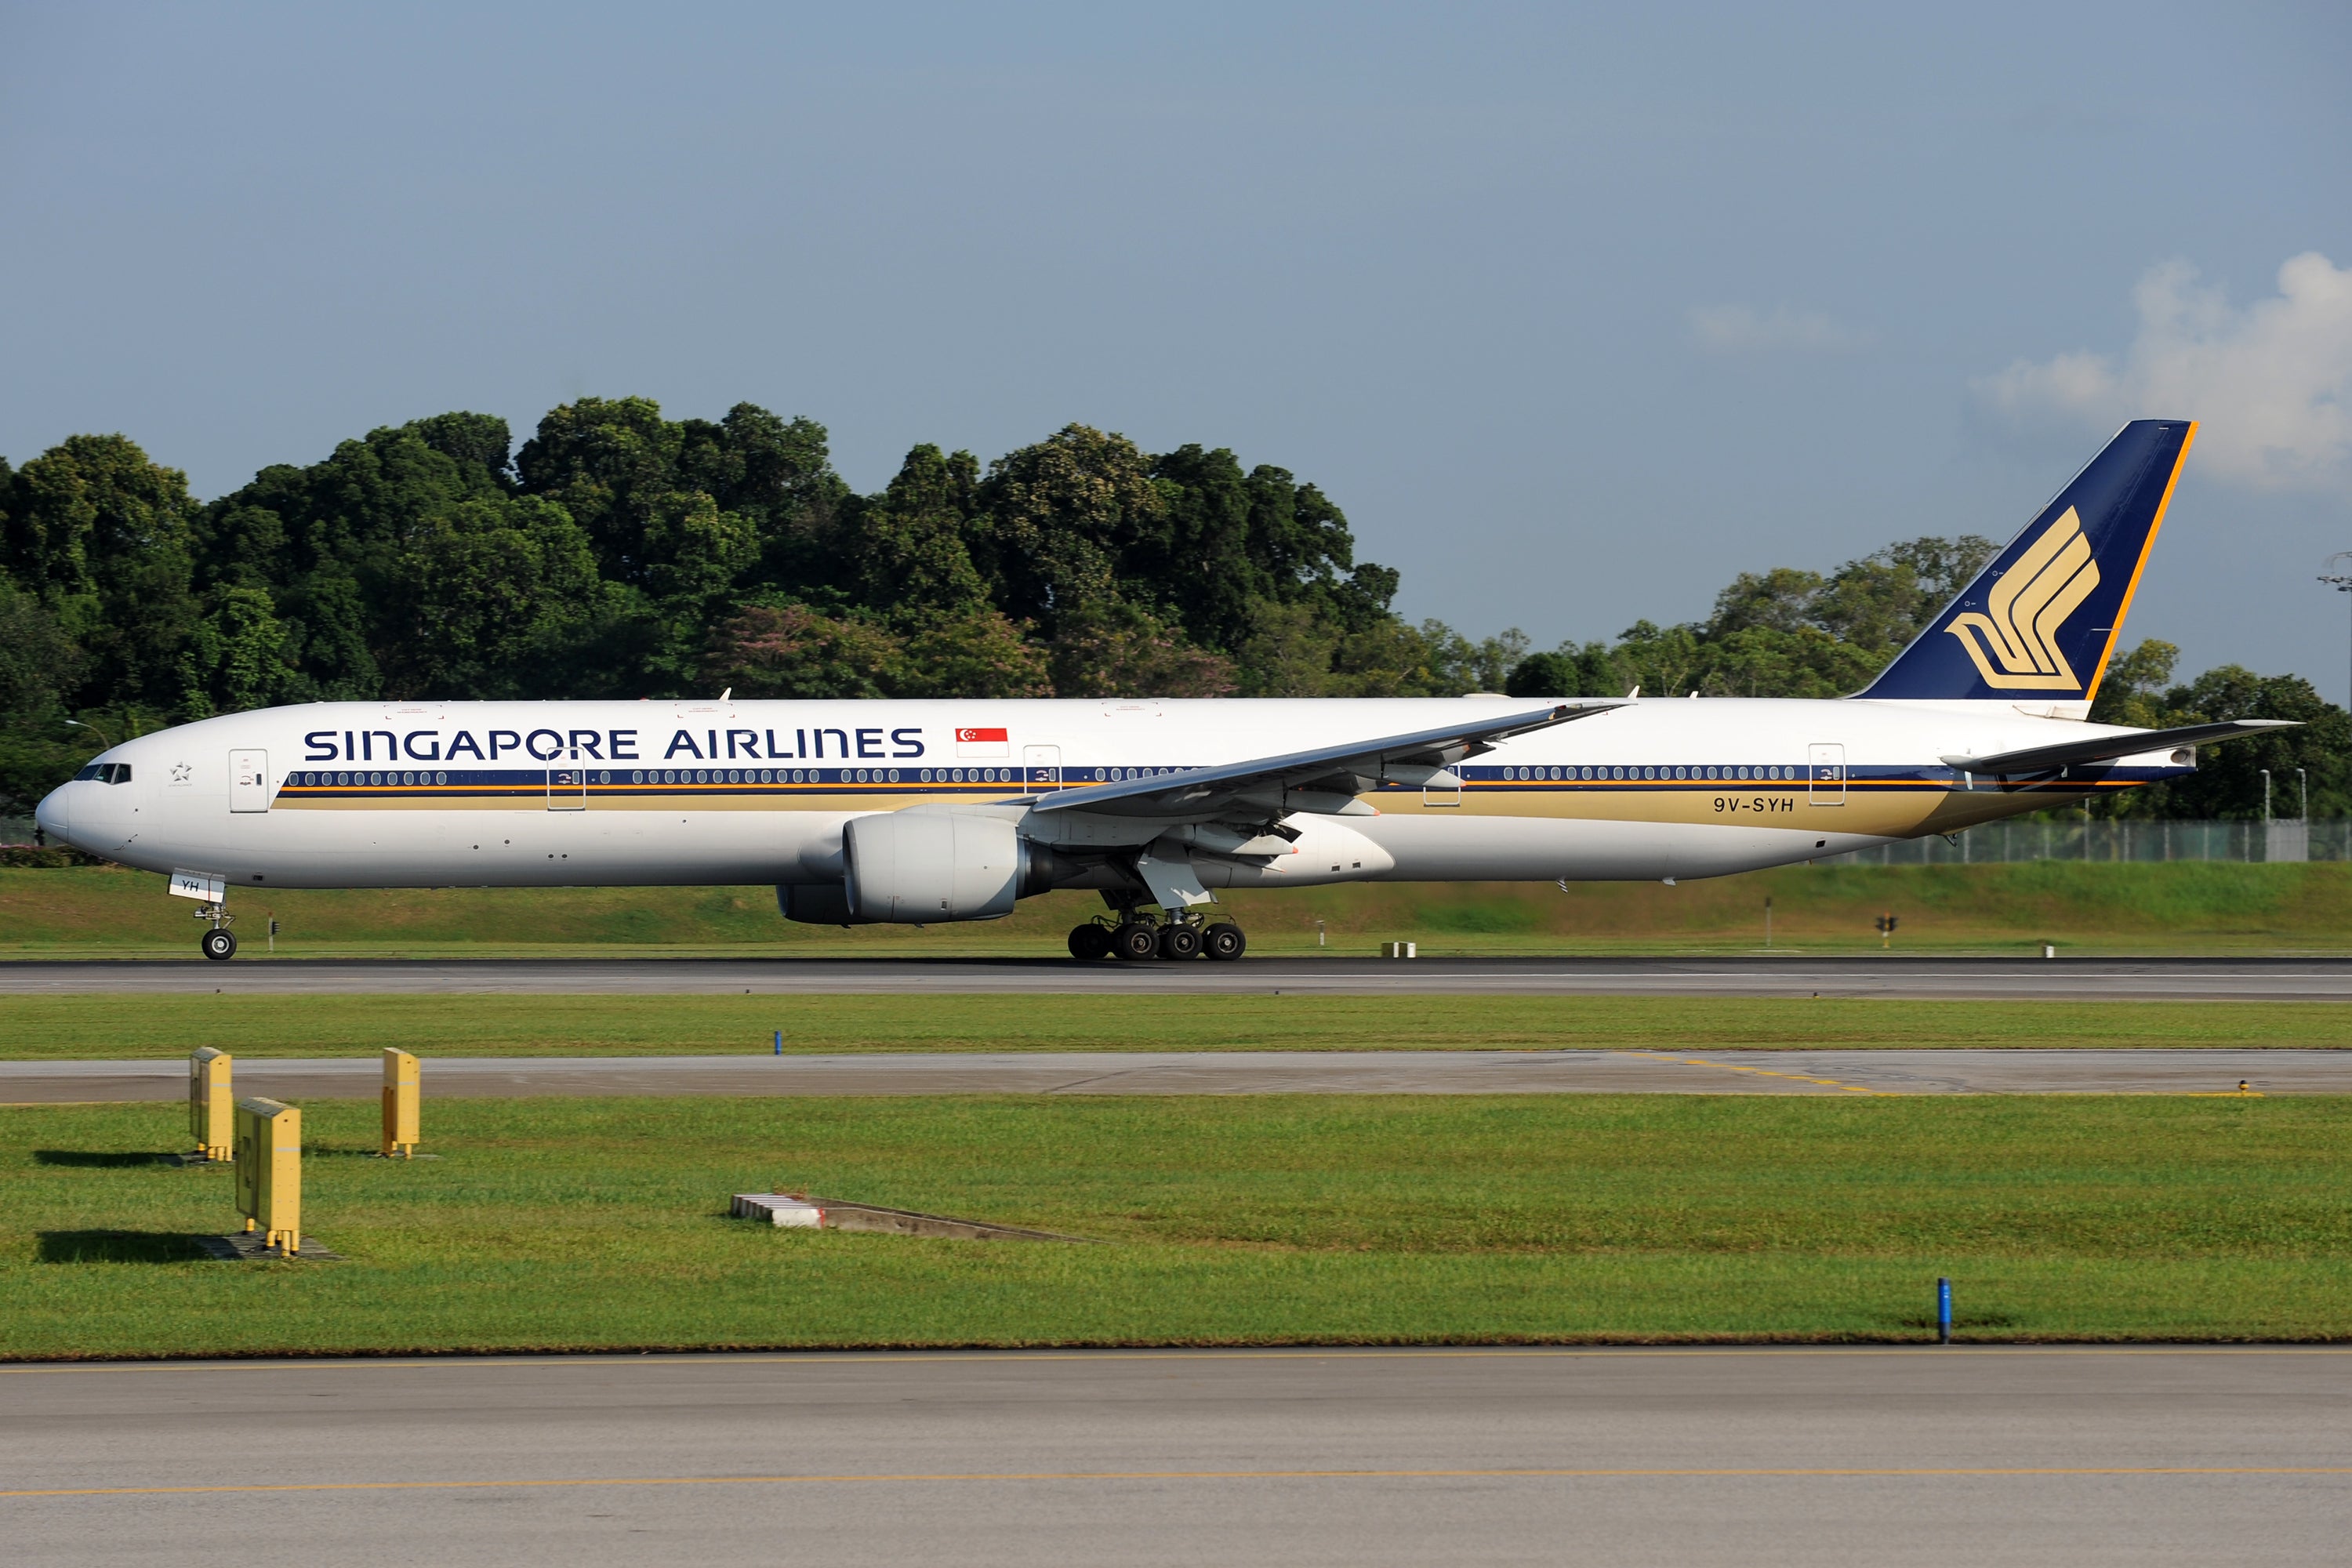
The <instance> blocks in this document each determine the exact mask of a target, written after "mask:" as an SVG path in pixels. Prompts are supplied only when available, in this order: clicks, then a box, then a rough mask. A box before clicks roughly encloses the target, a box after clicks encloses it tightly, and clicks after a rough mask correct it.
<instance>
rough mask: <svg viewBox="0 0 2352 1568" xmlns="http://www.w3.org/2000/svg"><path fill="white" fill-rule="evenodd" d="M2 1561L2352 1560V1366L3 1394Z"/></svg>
mask: <svg viewBox="0 0 2352 1568" xmlns="http://www.w3.org/2000/svg"><path fill="white" fill-rule="evenodd" d="M0 1477H5V1481H0V1521H5V1530H6V1538H7V1542H8V1553H9V1557H10V1560H11V1561H14V1562H18V1563H26V1564H39V1565H42V1568H81V1565H84V1564H91V1565H96V1564H108V1565H112V1564H119V1563H165V1562H169V1563H176V1564H196V1565H203V1564H208V1563H237V1564H240V1565H244V1568H270V1565H274V1564H281V1563H282V1564H298V1563H299V1564H304V1565H306V1568H307V1565H309V1564H314V1563H362V1562H373V1561H384V1562H402V1563H436V1564H448V1565H461V1568H462V1565H467V1564H476V1563H482V1564H490V1563H497V1564H508V1563H562V1564H564V1565H565V1568H604V1565H606V1564H611V1565H614V1568H622V1565H628V1568H637V1565H639V1564H643V1563H694V1564H697V1565H698V1568H725V1565H728V1564H735V1563H744V1564H753V1563H756V1564H761V1565H768V1564H780V1563H781V1564H793V1563H810V1564H824V1565H825V1568H856V1565H858V1564H866V1563H876V1564H881V1563H892V1564H896V1563H957V1564H972V1565H988V1564H999V1563H1002V1564H1023V1565H1028V1564H1048V1565H1051V1564H1064V1563H1068V1564H1087V1565H1102V1568H1129V1565H1139V1564H1162V1563H1187V1564H1190V1563H1314V1564H1335V1565H1336V1564H1349V1565H1380V1564H1389V1563H1395V1564H1412V1565H1415V1568H1421V1565H1425V1564H1428V1563H1473V1564H1476V1563H1547V1564H1550V1563H1661V1564H1666V1563H1671V1564H1692V1565H1698V1568H1706V1565H1711V1564H1718V1563H1721V1564H1733V1563H1737V1564H1741V1565H1743V1568H1752V1565H1755V1564H1780V1563H1788V1564H1808V1565H1822V1564H1826V1565H1839V1564H1869V1565H1871V1568H1878V1565H1882V1564H1885V1563H1898V1562H1920V1563H1939V1564H1979V1563H1982V1564H2037V1565H2040V1564H2048V1563H2068V1564H2074V1565H2078V1568H2097V1565H2101V1564H2110V1563H2112V1564H2133V1565H2136V1568H2137V1565H2145V1564H2150V1563H2156V1564H2168V1563H2195V1564H2199V1565H2200V1568H2203V1565H2208V1564H2211V1563H2234V1564H2244V1563H2262V1564H2300V1563H2315V1564H2316V1563H2329V1564H2334V1563H2341V1562H2342V1561H2343V1560H2344V1549H2345V1526H2346V1521H2347V1519H2352V1353H2348V1352H2342V1351H2329V1350H2318V1349H2315V1350H2294V1349H2216V1350H2187V1351H2177V1350H2162V1349H2158V1350H2142V1351H2115V1350H2108V1351H2092V1350H2065V1349H2055V1350H2015V1349H1973V1348H1962V1347H1955V1348H1951V1349H1933V1348H1924V1349H1916V1350H1869V1349H1850V1350H1849V1349H1840V1350H1825V1351H1804V1350H1762V1351H1753V1350H1703V1351H1683V1352H1655V1351H1582V1352H1576V1351H1541V1350H1504V1351H1451V1352H1448V1351H1436V1352H1411V1351H1407V1352H1381V1351H1367V1352H1328V1351H1294V1352H1181V1351H1177V1352H1045V1353H1021V1352H997V1353H966V1354H892V1355H854V1354H834V1355H824V1354H810V1355H775V1356H757V1355H755V1356H706V1357H678V1356H628V1357H614V1358H608V1359H585V1358H582V1359H555V1358H551V1359H546V1360H499V1359H463V1360H384V1361H371V1362H365V1363H332V1362H313V1363H226V1364H222V1363H161V1364H155V1363H151V1364H145V1365H116V1366H24V1367H9V1368H0Z"/></svg>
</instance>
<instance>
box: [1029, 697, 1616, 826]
mask: <svg viewBox="0 0 2352 1568" xmlns="http://www.w3.org/2000/svg"><path fill="white" fill-rule="evenodd" d="M1623 706H1625V700H1623V699H1622V698H1612V697H1602V698H1587V699H1584V700H1579V701H1575V702H1565V703H1555V704H1554V705H1552V706H1550V707H1549V708H1536V709H1523V710H1520V711H1518V712H1517V713H1505V714H1500V715H1496V716H1495V717H1492V718H1487V719H1482V720H1472V721H1465V722H1463V723H1460V724H1453V725H1448V726H1447V727H1445V728H1444V729H1442V730H1423V731H1416V732H1415V733H1413V734H1410V735H1389V736H1385V737H1382V738H1381V739H1378V740H1370V741H1352V742H1346V743H1344V744H1341V745H1337V746H1323V747H1318V749H1316V750H1315V751H1311V752H1288V753H1286V754H1285V755H1282V756H1276V757H1254V758H1252V759H1251V760H1249V761H1248V762H1243V763H1221V764H1219V765H1217V766H1215V767H1206V768H1186V769H1184V770H1182V771H1181V772H1180V773H1158V774H1151V775H1148V776H1145V777H1142V778H1131V779H1114V780H1112V781H1111V782H1109V783H1108V784H1086V785H1082V786H1080V787H1079V788H1076V789H1064V790H1055V792H1053V793H1052V794H1050V795H1039V796H1037V797H1036V798H1035V805H1036V809H1038V810H1039V811H1102V812H1109V813H1111V814H1113V815H1115V816H1159V817H1167V818H1169V819H1170V820H1171V821H1184V820H1194V821H1206V820H1208V819H1210V818H1211V817H1213V816H1217V815H1218V814H1220V813H1221V812H1224V811H1226V810H1228V809H1229V808H1232V807H1234V806H1236V805H1245V806H1246V807H1247V808H1248V809H1250V810H1252V811H1264V810H1274V811H1279V810H1283V809H1288V810H1293V811H1299V810H1323V811H1332V810H1337V809H1339V806H1338V805H1337V803H1338V802H1340V801H1348V802H1352V801H1353V800H1354V798H1355V796H1356V794H1357V793H1358V791H1359V790H1360V788H1361V787H1362V785H1361V784H1360V783H1359V782H1358V781H1359V780H1360V779H1374V780H1378V779H1383V778H1389V779H1392V780H1402V779H1405V778H1410V780H1411V782H1412V783H1413V784H1433V783H1434V782H1435V781H1436V780H1437V779H1438V778H1439V777H1440V776H1441V774H1442V772H1443V770H1444V768H1445V767H1447V766H1448V765H1450V764H1452V763H1457V762H1460V761H1461V760H1462V759H1463V758H1464V757H1467V756H1476V755H1478V754H1479V753H1480V752H1487V751H1491V750H1493V749H1494V746H1495V745H1496V742H1501V741H1507V740H1508V739H1510V738H1511V737H1512V736H1513V735H1524V734H1527V733H1528V732H1529V731H1534V730H1549V729H1550V728H1551V727H1552V726H1553V725H1555V724H1565V723H1567V722H1569V721H1570V720H1573V719H1588V718H1591V716H1592V715H1593V714H1596V713H1605V712H1607V711H1608V710H1610V709H1612V708H1622V707H1623ZM1458 783H1459V781H1458V780H1453V779H1451V778H1450V775H1449V776H1448V784H1458ZM1439 787H1447V786H1446V785H1440V786H1439ZM1290 795H1313V796H1322V797H1327V798H1328V801H1330V802H1331V803H1332V804H1323V803H1321V802H1317V803H1314V804H1310V803H1309V802H1308V801H1307V800H1297V801H1289V800H1286V797H1287V796H1290ZM1360 809H1363V810H1369V809H1370V808H1369V807H1360Z"/></svg>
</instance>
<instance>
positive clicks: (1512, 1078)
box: [0, 1048, 2352, 1105]
mask: <svg viewBox="0 0 2352 1568" xmlns="http://www.w3.org/2000/svg"><path fill="white" fill-rule="evenodd" d="M2241 1080H2244V1081H2245V1082H2247V1084H2248V1085H2249V1086H2250V1088H2251V1089H2252V1090H2253V1091H2254V1092H2257V1093H2261V1094H2352V1051H2332V1050H2295V1049H2279V1050H2202V1049H2193V1048H2191V1049H2166V1050H2098V1049H2078V1050H1920V1051H1905V1050H1822V1051H1807V1050H1793V1051H1696V1052H1688V1051H1019V1052H977V1051H975V1052H937V1053H918V1052H906V1053H898V1052H870V1053H861V1054H857V1055H845V1056H783V1057H776V1056H750V1055H747V1056H729V1057H435V1058H428V1059H427V1060H426V1061H425V1066H424V1088H425V1094H426V1095H427V1096H428V1097H433V1098H441V1097H449V1098H459V1099H462V1098H467V1097H472V1096H489V1097H520V1096H532V1095H703V1094H708V1095H910V1094H1812V1095H1832V1096H1846V1097H1858V1096H1865V1095H1888V1094H2209V1095H2218V1094H2234V1093H2235V1092H2236V1090H2237V1085H2238V1084H2239V1082H2240V1081H2241ZM382 1085H383V1068H382V1065H381V1063H380V1062H379V1061H378V1059H377V1058H373V1057H342V1058H269V1057H240V1058H237V1060H236V1092H237V1093H238V1094H240V1095H245V1094H262V1095H268V1096H270V1097H272V1098H275V1099H279V1100H373V1099H374V1098H375V1097H376V1095H377V1093H378V1091H379V1090H380V1089H381V1087H382ZM187 1092H188V1079H187V1063H186V1061H185V1060H184V1058H168V1059H163V1060H154V1059H150V1060H144V1061H23V1062H0V1104H19V1105H29V1104H59V1103H69V1102H89V1101H136V1100H185V1099H186V1098H187Z"/></svg>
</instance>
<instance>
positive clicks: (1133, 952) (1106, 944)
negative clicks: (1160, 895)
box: [1070, 910, 1249, 963]
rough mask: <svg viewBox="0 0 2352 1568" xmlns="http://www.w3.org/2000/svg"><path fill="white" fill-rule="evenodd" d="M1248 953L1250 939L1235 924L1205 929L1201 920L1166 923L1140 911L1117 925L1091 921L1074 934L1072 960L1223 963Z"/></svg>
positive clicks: (1131, 912) (1125, 916) (1127, 914)
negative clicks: (1212, 961)
mask: <svg viewBox="0 0 2352 1568" xmlns="http://www.w3.org/2000/svg"><path fill="white" fill-rule="evenodd" d="M1248 950H1249V938H1248V937H1246V936H1244V935H1243V934H1242V928H1241V927H1239V926H1237V925H1235V924H1234V923H1233V922H1232V921H1218V922H1217V923H1216V924H1214V925H1203V924H1202V922H1201V921H1197V920H1192V919H1188V918H1181V917H1178V918H1166V919H1163V918H1160V917H1157V916H1154V915H1150V914H1148V913H1146V912H1144V911H1143V910H1127V911H1125V913H1124V914H1122V915H1121V917H1120V918H1119V919H1118V921H1117V922H1115V923H1109V922H1106V921H1087V923H1086V924H1084V925H1082V926H1075V927H1073V928H1071V931H1070V956H1071V957H1072V958H1080V959H1086V960H1088V961H1092V960H1094V959H1097V958H1124V959H1132V960H1135V961H1137V962H1141V961H1142V960H1144V959H1149V958H1165V959H1169V960H1171V961H1172V960H1179V959H1188V958H1213V959H1216V960H1218V961H1220V962H1221V963H1222V962H1229V961H1231V960H1233V959H1236V958H1239V957H1240V956H1241V955H1242V954H1243V953H1244V952H1247V951H1248Z"/></svg>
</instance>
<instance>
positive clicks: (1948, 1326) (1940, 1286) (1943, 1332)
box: [1936, 1279, 1952, 1345]
mask: <svg viewBox="0 0 2352 1568" xmlns="http://www.w3.org/2000/svg"><path fill="white" fill-rule="evenodd" d="M1936 1342H1937V1344H1939V1345H1948V1344H1950V1343H1951V1342H1952V1282H1951V1281H1950V1280H1948V1279H1938V1280H1937V1281H1936Z"/></svg>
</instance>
